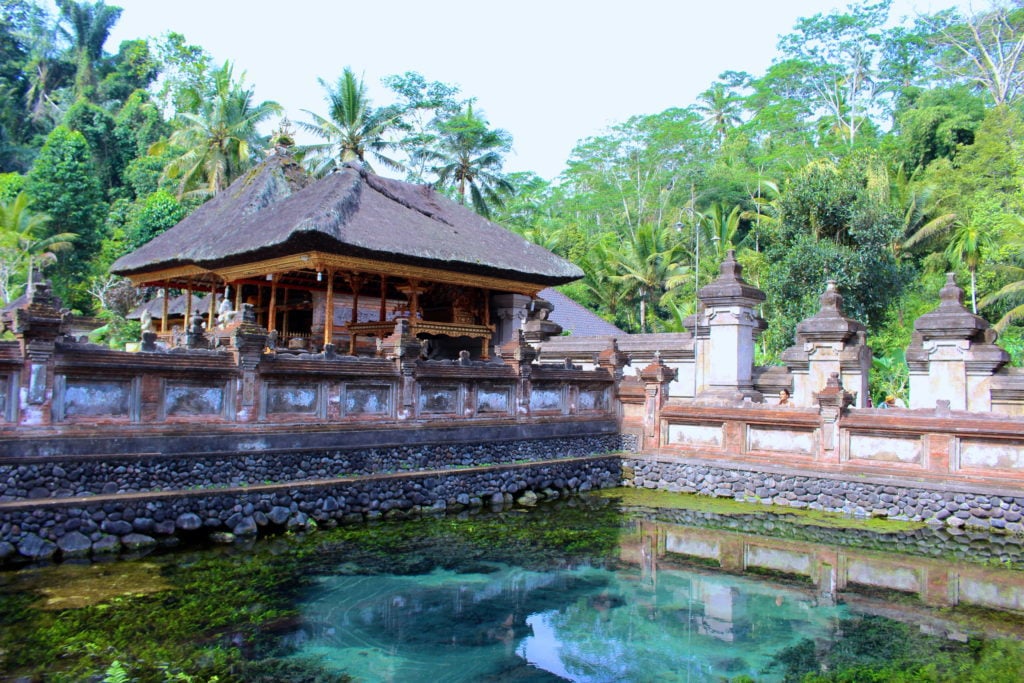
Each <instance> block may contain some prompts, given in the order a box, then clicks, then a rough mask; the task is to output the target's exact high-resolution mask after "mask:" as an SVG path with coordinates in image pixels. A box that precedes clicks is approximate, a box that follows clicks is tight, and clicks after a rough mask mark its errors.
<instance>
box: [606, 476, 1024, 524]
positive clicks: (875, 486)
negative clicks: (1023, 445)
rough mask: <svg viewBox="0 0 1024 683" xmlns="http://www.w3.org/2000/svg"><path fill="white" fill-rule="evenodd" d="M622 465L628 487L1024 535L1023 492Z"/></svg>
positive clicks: (624, 481) (927, 484) (902, 482)
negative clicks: (1013, 493) (1014, 493)
mask: <svg viewBox="0 0 1024 683" xmlns="http://www.w3.org/2000/svg"><path fill="white" fill-rule="evenodd" d="M622 471H623V482H622V483H623V485H625V486H635V487H638V488H648V489H662V490H666V491H675V492H681V493H697V494H701V495H707V496H715V497H719V498H733V499H736V500H744V501H748V502H760V503H764V504H766V505H774V506H782V507H789V508H795V509H809V510H824V511H828V512H840V513H844V514H849V515H854V516H859V517H888V518H890V519H897V520H910V521H924V522H929V523H937V524H944V525H945V526H947V527H950V528H953V529H969V528H977V529H985V530H993V531H999V532H1004V533H1011V534H1024V497H1020V496H1013V495H1000V494H998V493H991V492H990V493H984V494H982V493H978V492H971V491H962V490H950V488H949V487H947V486H941V485H936V484H929V483H926V482H917V483H914V484H910V483H908V482H906V481H901V482H898V483H896V482H884V481H871V480H860V479H858V480H856V481H853V480H850V479H840V478H831V477H826V476H813V475H807V474H800V473H795V472H785V471H782V470H772V471H759V470H755V469H749V468H747V467H735V468H733V467H723V466H722V465H721V464H711V463H702V462H699V461H693V460H690V461H688V462H671V461H664V460H658V459H657V458H637V457H626V458H624V459H623V462H622Z"/></svg>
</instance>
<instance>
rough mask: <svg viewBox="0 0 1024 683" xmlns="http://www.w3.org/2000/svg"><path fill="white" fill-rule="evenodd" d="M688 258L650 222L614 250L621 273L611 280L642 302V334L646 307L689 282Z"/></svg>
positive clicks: (644, 329) (677, 245)
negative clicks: (683, 263)
mask: <svg viewBox="0 0 1024 683" xmlns="http://www.w3.org/2000/svg"><path fill="white" fill-rule="evenodd" d="M686 256H687V254H686V253H685V252H684V250H683V249H682V247H681V246H680V245H679V244H678V243H674V244H668V240H667V239H666V237H665V231H663V230H660V229H658V228H657V227H655V226H654V225H653V224H650V223H646V224H644V225H641V226H639V227H638V228H637V229H636V230H635V231H633V232H632V233H630V235H629V238H628V239H624V240H623V241H622V243H621V246H620V247H619V248H618V249H615V250H613V252H612V258H613V259H614V261H613V264H614V267H615V268H616V269H617V271H618V274H617V275H615V276H613V278H612V279H613V280H614V281H617V282H620V283H622V284H623V285H624V286H625V289H626V292H627V295H628V296H630V297H631V298H633V299H634V300H636V301H638V302H639V305H640V331H641V332H646V331H647V317H648V316H647V307H648V306H649V305H652V304H660V303H661V301H662V299H663V298H664V296H665V294H666V293H667V292H670V291H672V290H673V289H675V288H676V287H678V286H680V285H681V284H683V282H684V281H688V280H689V274H690V270H689V268H688V267H687V266H684V265H682V262H683V260H684V258H686Z"/></svg>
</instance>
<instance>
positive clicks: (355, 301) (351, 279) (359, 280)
mask: <svg viewBox="0 0 1024 683" xmlns="http://www.w3.org/2000/svg"><path fill="white" fill-rule="evenodd" d="M348 285H349V288H350V289H351V290H352V318H351V321H350V322H351V324H353V325H354V324H356V323H357V322H359V289H360V287H362V286H363V276H362V275H360V274H359V273H351V274H349V276H348ZM348 353H349V355H350V356H354V355H356V333H355V332H354V331H353V330H352V329H349V333H348Z"/></svg>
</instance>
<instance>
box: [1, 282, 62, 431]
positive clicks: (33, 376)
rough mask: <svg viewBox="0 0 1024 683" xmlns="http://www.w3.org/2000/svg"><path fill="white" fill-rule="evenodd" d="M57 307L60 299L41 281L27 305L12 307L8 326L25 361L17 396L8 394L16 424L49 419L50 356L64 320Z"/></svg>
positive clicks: (37, 423)
mask: <svg viewBox="0 0 1024 683" xmlns="http://www.w3.org/2000/svg"><path fill="white" fill-rule="evenodd" d="M59 306H60V301H59V300H58V299H57V298H56V297H54V296H53V294H52V293H51V292H50V283H49V282H45V281H44V282H36V283H34V284H33V285H32V286H31V289H30V290H29V293H28V304H27V305H26V306H24V307H22V308H18V309H15V310H14V316H13V320H12V322H13V325H12V329H13V331H14V335H15V337H16V338H17V339H18V343H19V344H20V346H21V356H22V358H23V359H24V361H25V365H24V369H23V371H22V372H21V385H22V386H21V387H19V392H18V393H19V396H17V397H14V396H12V397H11V400H13V401H18V402H19V404H20V405H19V408H20V410H18V411H17V412H18V413H19V414H20V419H19V422H20V424H25V425H47V424H50V423H51V422H52V421H53V381H54V372H53V356H54V352H55V351H56V347H57V338H58V337H59V336H60V335H61V334H62V332H61V326H62V324H63V322H64V314H63V313H62V312H61V311H60V310H58V307H59Z"/></svg>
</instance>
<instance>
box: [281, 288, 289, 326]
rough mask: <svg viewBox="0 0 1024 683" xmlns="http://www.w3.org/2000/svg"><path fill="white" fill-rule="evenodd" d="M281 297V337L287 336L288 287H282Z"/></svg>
mask: <svg viewBox="0 0 1024 683" xmlns="http://www.w3.org/2000/svg"><path fill="white" fill-rule="evenodd" d="M281 289H282V292H283V293H282V295H281V299H282V300H283V301H284V306H282V307H281V308H282V311H281V337H282V338H285V337H287V336H288V288H287V287H282V288H281Z"/></svg>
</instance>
